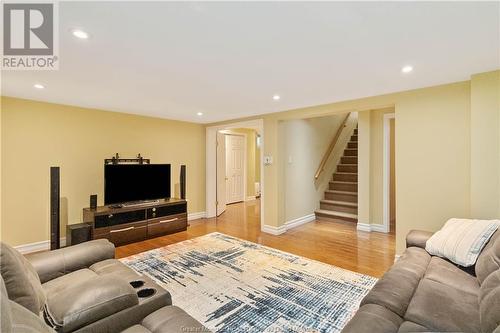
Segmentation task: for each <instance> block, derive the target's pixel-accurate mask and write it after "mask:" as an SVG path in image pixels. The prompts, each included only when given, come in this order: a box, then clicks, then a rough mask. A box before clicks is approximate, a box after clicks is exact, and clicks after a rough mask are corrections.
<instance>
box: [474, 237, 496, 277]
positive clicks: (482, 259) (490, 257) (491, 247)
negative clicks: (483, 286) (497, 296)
mask: <svg viewBox="0 0 500 333" xmlns="http://www.w3.org/2000/svg"><path fill="white" fill-rule="evenodd" d="M498 269H500V231H498V230H497V231H496V232H495V234H494V235H493V236H491V238H490V241H489V242H488V244H486V246H485V247H484V248H483V251H482V252H481V254H480V255H479V257H478V258H477V262H476V276H477V279H478V281H479V283H483V281H484V280H486V278H487V277H488V275H490V274H491V273H493V272H494V271H496V270H498Z"/></svg>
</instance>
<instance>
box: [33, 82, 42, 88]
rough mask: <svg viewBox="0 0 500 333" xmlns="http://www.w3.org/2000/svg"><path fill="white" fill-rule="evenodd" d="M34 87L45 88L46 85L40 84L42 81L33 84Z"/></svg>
mask: <svg viewBox="0 0 500 333" xmlns="http://www.w3.org/2000/svg"><path fill="white" fill-rule="evenodd" d="M33 87H35V88H36V89H43V88H45V87H44V86H43V84H40V83H35V84H34V85H33Z"/></svg>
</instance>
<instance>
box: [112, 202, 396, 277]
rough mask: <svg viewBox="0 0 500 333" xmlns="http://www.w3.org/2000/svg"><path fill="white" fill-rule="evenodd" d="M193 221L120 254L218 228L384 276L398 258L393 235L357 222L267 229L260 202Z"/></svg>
mask: <svg viewBox="0 0 500 333" xmlns="http://www.w3.org/2000/svg"><path fill="white" fill-rule="evenodd" d="M189 224H190V226H189V227H188V230H187V231H183V232H179V233H176V234H172V235H168V236H163V237H158V238H154V239H149V240H145V241H142V242H138V243H133V244H129V245H125V246H120V247H118V248H117V249H116V256H117V257H118V258H122V257H126V256H130V255H133V254H136V253H140V252H144V251H148V250H151V249H155V248H158V247H162V246H166V245H169V244H173V243H177V242H180V241H183V240H186V239H190V238H194V237H198V236H202V235H205V234H208V233H211V232H215V231H218V232H221V233H224V234H227V235H231V236H234V237H239V238H242V239H246V240H249V241H252V242H255V243H259V244H262V245H266V246H269V247H273V248H276V249H279V250H282V251H286V252H290V253H294V254H296V255H300V256H303V257H306V258H310V259H314V260H318V261H322V262H325V263H328V264H332V265H335V266H338V267H342V268H345V269H349V270H352V271H356V272H360V273H363V274H368V275H371V276H375V277H380V276H382V275H383V274H384V272H385V271H387V269H388V268H389V267H390V266H391V265H392V264H393V262H394V250H395V240H394V234H383V233H377V232H371V233H369V232H363V231H357V230H356V224H354V223H352V222H343V221H340V220H339V221H335V220H331V219H329V220H328V221H327V220H316V221H314V222H310V223H307V224H305V225H302V226H300V227H297V228H294V229H291V230H289V231H287V232H286V233H284V234H282V235H279V236H273V235H270V234H266V233H263V232H261V231H260V203H259V200H255V201H248V202H245V203H238V204H233V205H229V206H228V207H227V211H226V212H225V213H224V214H222V215H221V216H220V217H218V218H210V219H200V220H194V221H190V222H189Z"/></svg>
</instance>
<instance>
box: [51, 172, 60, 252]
mask: <svg viewBox="0 0 500 333" xmlns="http://www.w3.org/2000/svg"><path fill="white" fill-rule="evenodd" d="M59 191H60V172H59V167H50V249H51V250H55V249H58V248H60V247H61V244H60V239H61V231H60V230H59V225H60V224H59V220H60V207H59V195H60V193H59Z"/></svg>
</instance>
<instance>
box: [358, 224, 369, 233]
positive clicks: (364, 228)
mask: <svg viewBox="0 0 500 333" xmlns="http://www.w3.org/2000/svg"><path fill="white" fill-rule="evenodd" d="M356 229H358V230H359V231H366V232H371V231H372V229H371V227H370V225H369V224H368V223H359V222H358V224H357V225H356Z"/></svg>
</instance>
